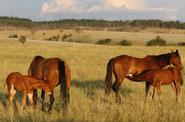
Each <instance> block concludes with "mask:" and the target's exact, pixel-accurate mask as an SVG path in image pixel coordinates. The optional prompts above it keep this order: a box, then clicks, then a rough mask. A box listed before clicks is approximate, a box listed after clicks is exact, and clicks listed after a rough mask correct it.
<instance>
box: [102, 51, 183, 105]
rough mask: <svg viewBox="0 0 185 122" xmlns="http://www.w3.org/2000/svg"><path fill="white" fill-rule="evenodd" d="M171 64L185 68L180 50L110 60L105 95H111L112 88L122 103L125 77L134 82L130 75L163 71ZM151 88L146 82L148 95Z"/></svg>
mask: <svg viewBox="0 0 185 122" xmlns="http://www.w3.org/2000/svg"><path fill="white" fill-rule="evenodd" d="M171 64H173V65H174V66H177V65H178V64H180V69H182V68H183V67H182V64H181V60H180V56H179V53H178V50H176V51H175V52H173V51H172V52H170V53H166V54H161V55H148V56H145V57H143V58H136V57H133V56H128V55H121V56H117V57H114V58H112V59H110V60H109V62H108V64H107V73H106V78H105V94H107V95H109V94H110V92H111V88H112V89H113V91H114V92H115V94H116V102H121V96H120V94H119V89H120V86H121V84H122V82H123V80H124V78H125V77H126V78H129V79H130V80H132V81H134V78H131V77H129V74H132V75H139V74H140V73H142V72H143V71H146V70H153V69H162V68H164V67H166V66H168V65H171ZM112 73H113V74H114V76H115V82H114V83H113V85H112ZM149 86H150V84H149V82H146V94H147V93H148V90H149Z"/></svg>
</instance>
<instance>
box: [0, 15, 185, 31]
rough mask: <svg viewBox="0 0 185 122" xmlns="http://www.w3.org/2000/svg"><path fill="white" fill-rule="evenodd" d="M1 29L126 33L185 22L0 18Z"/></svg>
mask: <svg viewBox="0 0 185 122" xmlns="http://www.w3.org/2000/svg"><path fill="white" fill-rule="evenodd" d="M0 27H1V29H2V28H3V29H6V28H5V27H12V28H21V29H22V28H23V29H40V30H41V29H99V30H102V29H105V28H108V29H110V30H111V29H112V30H116V31H124V30H126V29H130V28H140V29H145V28H150V27H153V28H167V29H172V28H174V29H185V22H180V21H162V20H157V19H151V20H99V19H78V20H77V19H63V20H54V21H32V20H30V19H25V18H17V17H0Z"/></svg>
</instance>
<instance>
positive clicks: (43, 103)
mask: <svg viewBox="0 0 185 122" xmlns="http://www.w3.org/2000/svg"><path fill="white" fill-rule="evenodd" d="M41 98H42V111H44V112H45V111H46V104H45V91H44V90H42V93H41Z"/></svg>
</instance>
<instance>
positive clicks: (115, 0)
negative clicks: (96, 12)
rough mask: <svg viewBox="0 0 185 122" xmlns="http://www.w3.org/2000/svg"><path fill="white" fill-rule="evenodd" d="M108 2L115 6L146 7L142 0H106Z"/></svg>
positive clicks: (128, 7)
mask: <svg viewBox="0 0 185 122" xmlns="http://www.w3.org/2000/svg"><path fill="white" fill-rule="evenodd" d="M106 4H107V5H109V6H112V7H115V8H126V9H141V8H143V7H144V2H143V1H142V0H106Z"/></svg>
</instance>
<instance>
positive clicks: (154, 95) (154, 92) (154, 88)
mask: <svg viewBox="0 0 185 122" xmlns="http://www.w3.org/2000/svg"><path fill="white" fill-rule="evenodd" d="M154 96H155V87H154V90H153V94H152V99H153V100H154Z"/></svg>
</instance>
